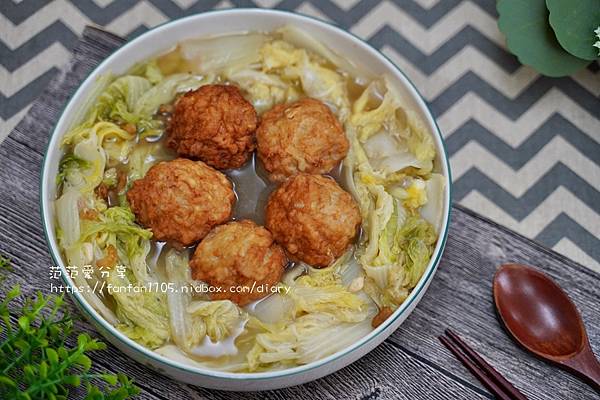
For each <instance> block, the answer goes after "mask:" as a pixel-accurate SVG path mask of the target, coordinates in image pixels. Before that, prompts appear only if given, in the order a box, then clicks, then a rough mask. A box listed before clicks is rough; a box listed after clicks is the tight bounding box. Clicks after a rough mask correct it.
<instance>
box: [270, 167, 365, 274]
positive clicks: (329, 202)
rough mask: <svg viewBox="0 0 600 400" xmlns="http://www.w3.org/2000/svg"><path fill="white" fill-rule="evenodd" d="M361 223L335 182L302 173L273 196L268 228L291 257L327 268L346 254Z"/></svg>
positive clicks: (352, 202)
mask: <svg viewBox="0 0 600 400" xmlns="http://www.w3.org/2000/svg"><path fill="white" fill-rule="evenodd" d="M360 220H361V218H360V212H359V209H358V206H357V205H356V203H355V201H354V199H353V198H352V196H351V195H350V194H349V193H347V192H345V191H344V190H343V189H342V188H341V187H340V186H339V185H338V184H337V183H336V182H335V181H334V180H333V179H331V178H328V177H325V176H322V175H308V174H299V175H295V176H293V177H291V178H288V179H287V180H286V181H285V182H284V183H283V184H282V185H281V186H280V187H279V188H278V189H277V190H275V191H274V192H273V193H272V194H271V196H270V197H269V202H268V203H267V212H266V224H265V225H266V227H267V229H269V230H270V231H271V232H272V233H273V237H274V238H275V240H276V241H277V242H278V243H279V244H281V245H282V246H283V247H284V248H285V249H286V250H287V252H288V253H289V254H290V257H292V258H294V259H297V260H300V261H304V262H306V263H307V264H310V265H312V266H314V267H326V266H328V265H329V264H331V263H332V262H333V261H335V259H336V258H338V257H339V256H341V255H342V254H343V253H344V252H345V251H346V249H347V248H348V246H349V245H350V243H351V242H352V240H353V239H354V238H355V237H356V234H357V232H358V227H359V225H360Z"/></svg>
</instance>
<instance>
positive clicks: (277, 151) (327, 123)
mask: <svg viewBox="0 0 600 400" xmlns="http://www.w3.org/2000/svg"><path fill="white" fill-rule="evenodd" d="M256 141H257V148H258V157H259V158H260V160H261V161H262V163H263V165H264V167H265V169H266V170H267V172H268V173H269V178H270V179H271V180H272V181H275V182H280V181H283V180H285V178H287V177H288V176H292V175H295V174H297V173H299V172H306V173H309V174H323V173H326V172H328V171H330V170H331V169H332V168H333V167H335V165H336V164H337V163H338V162H340V160H342V159H343V158H344V157H346V154H347V153H348V147H349V144H348V139H346V135H345V134H344V131H343V129H342V126H341V125H340V123H339V121H338V120H337V118H336V117H335V115H333V113H332V112H331V110H330V109H329V107H327V106H326V105H325V104H323V103H322V102H320V101H319V100H315V99H311V98H304V99H301V100H298V101H296V102H294V103H290V104H280V105H276V106H275V107H273V108H272V109H270V110H269V111H267V112H266V113H264V114H263V115H262V118H261V122H260V125H259V127H258V129H257V131H256Z"/></svg>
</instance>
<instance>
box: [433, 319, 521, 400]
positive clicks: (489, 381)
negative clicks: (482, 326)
mask: <svg viewBox="0 0 600 400" xmlns="http://www.w3.org/2000/svg"><path fill="white" fill-rule="evenodd" d="M444 332H445V333H446V336H440V337H439V339H440V342H442V344H443V345H444V346H446V347H447V348H448V350H450V351H451V352H452V354H454V355H455V356H456V358H458V359H459V360H460V362H462V363H463V365H464V366H465V367H467V369H468V370H469V371H470V372H471V373H472V374H473V375H475V377H476V378H477V379H479V381H480V382H481V383H482V384H483V385H484V386H485V387H487V388H488V389H489V390H490V391H491V392H492V394H493V395H494V396H496V398H498V399H500V400H527V397H525V395H523V393H521V392H520V391H519V390H518V389H517V388H516V387H514V386H513V385H512V383H510V382H509V381H507V380H506V379H505V378H504V377H503V376H502V375H500V373H499V372H498V371H496V370H495V369H494V368H493V367H492V366H491V365H490V364H488V363H487V362H486V361H485V360H484V359H483V358H481V356H480V355H479V354H477V353H476V352H475V350H473V349H472V348H471V347H469V346H468V345H467V344H466V343H465V342H463V340H462V339H461V338H460V337H459V336H458V335H457V334H456V333H454V332H453V331H451V330H450V329H446V330H445V331H444Z"/></svg>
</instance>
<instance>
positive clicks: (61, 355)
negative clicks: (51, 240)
mask: <svg viewBox="0 0 600 400" xmlns="http://www.w3.org/2000/svg"><path fill="white" fill-rule="evenodd" d="M0 268H1V269H3V270H6V269H9V268H10V261H9V260H8V259H6V258H4V257H0ZM20 295H21V291H20V288H19V286H18V285H17V286H14V287H13V288H12V289H11V290H10V291H9V292H8V293H6V295H5V298H4V300H3V301H2V302H1V303H0V398H2V399H15V400H21V399H22V400H32V399H49V400H59V399H67V398H68V396H69V393H70V392H71V391H72V390H73V389H74V388H77V387H81V388H83V390H84V391H85V399H87V400H101V399H106V400H123V399H127V398H130V397H131V396H133V395H135V394H138V393H139V388H137V387H136V386H135V385H133V382H132V380H130V379H129V378H128V377H127V376H125V375H124V374H112V373H97V372H93V371H92V360H91V359H90V357H89V354H90V353H91V352H94V351H97V350H102V349H104V348H105V347H106V345H105V344H104V343H102V342H100V341H98V340H97V339H93V338H91V337H90V336H89V335H88V334H85V333H82V334H79V335H77V334H76V333H75V332H74V330H73V320H72V318H71V317H70V315H69V314H68V312H67V310H66V309H65V308H64V307H63V303H64V299H63V297H62V296H53V295H50V296H45V295H43V294H42V293H41V292H38V293H37V295H36V296H33V297H27V298H25V301H24V303H23V305H22V306H18V303H19V301H18V299H19V297H20ZM73 342H75V343H73Z"/></svg>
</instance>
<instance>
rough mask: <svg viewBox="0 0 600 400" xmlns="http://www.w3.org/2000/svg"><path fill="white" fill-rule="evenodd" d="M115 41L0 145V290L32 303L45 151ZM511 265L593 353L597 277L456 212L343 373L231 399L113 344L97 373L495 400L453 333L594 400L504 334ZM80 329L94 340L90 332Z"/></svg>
mask: <svg viewBox="0 0 600 400" xmlns="http://www.w3.org/2000/svg"><path fill="white" fill-rule="evenodd" d="M122 43H123V39H120V38H118V37H116V36H113V35H110V34H107V33H106V32H102V31H99V30H96V29H89V28H88V29H87V30H86V31H85V34H84V37H83V39H82V40H81V41H80V43H79V45H78V46H77V49H76V50H75V56H74V59H73V60H72V62H71V64H70V68H69V69H68V70H66V71H64V72H63V73H61V74H60V75H59V77H58V78H57V79H55V80H54V81H53V82H52V84H51V85H50V87H49V88H48V89H47V90H46V91H45V93H44V94H43V95H42V96H41V97H40V98H39V100H38V101H37V102H36V103H35V105H34V106H33V107H32V109H31V110H30V112H29V114H28V115H27V117H26V118H25V119H24V120H23V121H22V122H21V123H20V124H19V125H18V126H17V128H16V129H15V131H13V132H12V133H11V135H10V136H9V137H8V139H7V140H6V141H5V142H4V143H3V144H2V145H1V146H0V183H1V184H2V190H0V253H2V254H4V255H7V256H9V257H10V258H12V259H13V262H14V264H15V267H16V268H15V272H14V273H13V274H10V276H9V278H8V280H7V281H6V282H5V283H4V285H5V287H9V286H11V285H13V284H15V283H19V284H21V286H22V288H23V291H24V292H25V293H29V294H30V293H33V292H34V291H36V290H42V291H48V289H49V282H48V276H49V274H48V272H49V266H50V265H51V263H52V261H51V259H50V256H49V253H48V249H47V247H46V243H45V240H44V232H43V230H42V225H41V220H40V215H39V175H40V168H41V163H42V159H43V156H44V152H45V148H46V143H47V141H48V137H49V134H50V131H51V129H52V126H53V124H54V122H55V121H56V120H57V118H58V115H59V113H60V110H61V109H62V105H63V104H64V103H65V101H66V100H67V99H68V97H69V96H70V94H72V93H73V91H74V89H75V87H76V86H77V84H78V83H79V82H81V81H82V80H83V79H84V78H85V76H86V75H87V73H89V71H90V70H91V69H92V68H93V66H94V65H96V64H97V63H98V62H99V61H100V60H101V59H103V58H104V57H106V56H107V55H108V54H109V53H110V52H111V51H113V50H114V49H115V48H116V47H118V46H119V45H121V44H122ZM506 262H519V263H525V264H531V265H536V266H539V267H540V268H541V269H542V270H543V271H545V272H546V273H547V274H549V275H550V276H552V277H553V278H555V279H556V281H557V282H558V283H559V284H560V285H561V286H562V287H563V288H564V289H565V290H566V291H567V292H568V293H569V294H570V296H571V298H572V299H573V300H574V301H575V303H576V304H577V305H578V307H579V309H580V311H581V314H582V316H583V318H584V320H585V323H586V327H587V329H588V333H589V337H590V340H591V342H592V347H593V348H594V350H595V352H596V354H598V353H600V313H599V312H598V301H599V300H600V276H599V275H597V274H595V273H593V272H591V271H590V270H588V269H586V268H584V267H582V266H580V265H578V264H576V263H574V262H573V261H571V260H569V259H566V258H564V257H562V256H560V255H558V254H556V253H554V252H553V251H551V250H548V249H546V248H544V247H542V246H540V245H538V244H536V243H534V242H532V241H530V240H528V239H526V238H524V237H522V236H519V235H517V234H515V233H514V232H512V231H509V230H507V229H505V228H503V227H501V226H498V225H496V224H494V223H492V222H490V221H488V220H486V219H484V218H482V217H481V216H478V215H475V214H473V213H471V212H470V211H468V210H465V209H463V208H460V207H454V209H453V215H452V223H451V228H450V235H449V239H448V243H447V246H446V251H445V253H444V257H443V259H442V262H441V264H440V266H439V270H438V272H437V274H436V276H435V279H434V280H433V283H432V284H431V286H430V288H429V290H428V291H427V293H426V294H425V296H424V297H423V300H422V301H421V303H420V304H419V305H418V307H417V308H416V310H415V311H414V312H413V313H412V314H411V315H410V317H409V318H408V319H407V320H406V322H405V323H404V324H403V325H402V326H401V327H400V329H398V331H396V332H395V333H394V334H393V335H392V336H391V337H390V338H389V339H388V340H386V341H385V342H384V343H383V344H381V345H380V346H379V347H378V348H376V349H375V350H374V351H373V352H371V353H370V354H368V355H367V356H365V357H364V358H362V359H361V360H359V361H357V362H356V363H354V364H352V365H350V366H348V367H346V368H344V369H343V370H341V371H339V372H338V373H335V374H333V375H330V376H328V377H326V378H323V379H320V380H318V381H315V382H311V383H308V384H305V385H302V386H298V387H293V388H288V389H284V390H279V391H271V392H260V393H230V392H218V391H211V390H207V389H203V388H199V387H194V386H190V385H185V384H181V383H178V382H175V381H173V380H171V379H169V378H166V377H163V376H161V375H159V374H157V373H155V372H154V371H152V370H150V369H149V368H147V367H145V366H142V365H140V364H137V363H135V362H134V361H132V360H130V359H129V358H127V357H125V356H124V355H123V354H122V353H121V352H120V351H118V350H117V349H115V348H114V347H112V346H109V347H108V349H107V350H106V351H103V352H99V353H97V354H96V356H95V357H94V362H95V364H96V365H97V367H98V368H101V369H108V370H111V371H115V372H125V373H126V374H128V375H129V376H131V377H134V378H135V380H136V383H137V384H138V385H139V386H140V387H141V388H142V389H143V391H142V394H141V396H140V398H144V399H179V398H181V399H225V398H233V399H235V398H256V399H258V398H266V399H288V398H309V399H321V398H353V399H411V400H414V399H479V398H493V396H492V395H491V394H490V393H489V392H488V391H487V390H486V389H484V388H483V387H482V385H481V384H480V383H479V382H478V381H477V380H476V379H474V378H473V377H472V376H471V375H470V374H469V373H468V372H467V370H466V369H465V368H464V367H463V366H462V365H461V364H460V363H459V362H458V361H457V360H456V359H455V358H454V357H453V356H452V355H451V354H450V353H449V352H448V351H447V350H446V349H445V348H444V347H443V346H442V345H441V344H440V343H439V341H438V339H437V336H438V335H440V334H441V333H442V332H443V330H444V329H445V328H446V327H452V328H453V329H454V330H456V331H457V332H459V333H460V334H461V335H462V336H463V337H464V338H465V339H466V340H467V341H468V342H469V343H470V344H471V345H472V347H474V348H475V349H476V350H477V351H478V352H479V353H480V354H482V355H483V356H484V357H485V358H486V359H487V360H488V361H490V363H491V364H493V365H494V366H495V367H496V368H497V369H498V371H500V372H501V373H502V374H503V375H504V376H506V377H507V378H508V379H509V380H511V381H512V382H513V383H514V384H515V385H516V386H517V387H518V388H519V389H520V390H521V391H522V392H523V393H524V394H525V395H527V396H528V397H529V398H530V399H587V398H597V397H595V396H597V393H595V392H594V391H593V390H592V389H591V388H590V387H589V386H587V385H586V384H584V383H582V382H581V381H579V380H578V379H576V378H574V377H572V376H571V375H569V374H567V373H565V372H563V371H561V370H559V369H557V368H555V367H553V366H550V365H548V364H546V363H544V362H542V361H540V360H538V359H536V358H534V357H532V356H530V355H529V354H528V353H526V352H525V351H523V350H522V349H520V348H519V347H517V346H516V345H515V343H513V342H512V341H511V339H510V338H509V337H508V336H507V335H506V333H505V332H504V331H503V329H502V327H501V326H500V324H499V323H498V320H497V319H496V315H495V312H494V306H493V303H492V293H491V282H492V277H493V274H494V271H495V269H496V267H497V266H498V265H500V264H502V263H506ZM69 306H70V307H72V308H74V306H72V305H69ZM73 312H76V311H75V310H73ZM77 325H78V328H79V329H81V330H87V331H90V332H91V333H92V334H93V335H97V334H96V333H94V331H93V328H92V327H91V326H90V325H89V324H88V323H87V322H85V321H80V322H78V323H77Z"/></svg>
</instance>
